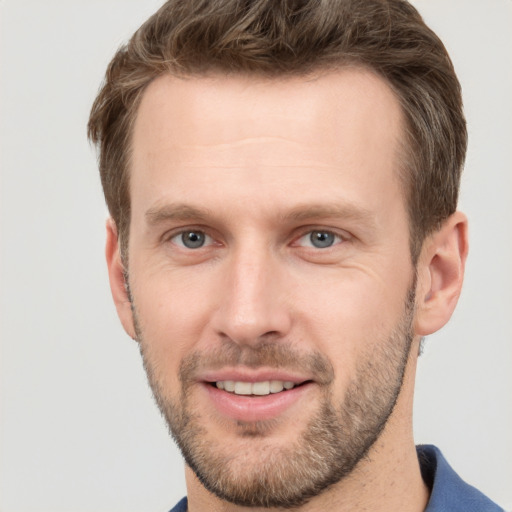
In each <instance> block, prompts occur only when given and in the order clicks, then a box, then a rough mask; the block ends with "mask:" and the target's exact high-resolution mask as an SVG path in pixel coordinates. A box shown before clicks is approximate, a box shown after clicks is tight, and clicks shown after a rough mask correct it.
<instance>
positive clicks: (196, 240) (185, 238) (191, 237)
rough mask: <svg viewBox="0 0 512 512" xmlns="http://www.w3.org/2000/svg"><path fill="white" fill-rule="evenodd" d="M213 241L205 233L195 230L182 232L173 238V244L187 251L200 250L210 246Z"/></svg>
mask: <svg viewBox="0 0 512 512" xmlns="http://www.w3.org/2000/svg"><path fill="white" fill-rule="evenodd" d="M212 241H213V240H212V238H211V237H209V236H208V235H207V234H206V233H204V232H203V231H199V230H193V229H191V230H188V231H182V232H181V233H178V234H177V235H174V236H173V237H172V238H171V242H173V243H174V244H176V245H178V246H180V247H185V248H186V249H200V248H201V247H204V246H205V245H210V244H211V243H212Z"/></svg>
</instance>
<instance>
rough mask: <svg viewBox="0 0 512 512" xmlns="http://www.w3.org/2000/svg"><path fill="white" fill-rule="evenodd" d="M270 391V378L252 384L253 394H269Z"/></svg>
mask: <svg viewBox="0 0 512 512" xmlns="http://www.w3.org/2000/svg"><path fill="white" fill-rule="evenodd" d="M269 393H270V382H269V381H268V380H266V381H264V382H255V383H253V385H252V394H253V395H268V394H269Z"/></svg>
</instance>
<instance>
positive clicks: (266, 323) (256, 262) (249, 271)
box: [216, 239, 290, 344]
mask: <svg viewBox="0 0 512 512" xmlns="http://www.w3.org/2000/svg"><path fill="white" fill-rule="evenodd" d="M225 263H226V268H225V270H224V276H225V280H223V282H222V284H221V290H220V291H219V293H220V295H221V304H220V307H219V309H218V312H217V313H218V314H217V325H216V328H217V330H218V331H219V332H220V333H222V334H223V335H225V336H227V337H228V338H230V339H231V340H232V341H234V342H236V343H244V344H254V343H258V342H260V341H261V340H262V338H263V337H265V336H268V335H270V334H272V335H273V336H282V335H284V334H285V333H286V331H287V330H288V329H289V325H290V318H289V311H287V308H286V304H285V303H284V302H283V298H284V295H283V291H284V290H283V286H284V283H283V282H282V279H281V277H280V276H281V275H282V273H281V272H280V271H279V265H280V262H279V258H278V257H277V255H276V254H274V253H273V252H272V250H271V249H270V248H269V247H268V244H265V243H264V242H263V241H258V240H256V239H249V240H246V241H245V242H244V243H240V244H239V245H238V246H237V247H236V248H234V249H233V251H232V253H231V255H230V257H229V258H228V260H227V261H226V262H225Z"/></svg>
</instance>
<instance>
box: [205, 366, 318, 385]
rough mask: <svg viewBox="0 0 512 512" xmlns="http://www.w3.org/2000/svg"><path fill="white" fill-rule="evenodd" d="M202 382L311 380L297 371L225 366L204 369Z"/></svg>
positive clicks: (295, 381) (296, 381)
mask: <svg viewBox="0 0 512 512" xmlns="http://www.w3.org/2000/svg"><path fill="white" fill-rule="evenodd" d="M199 380H202V381H204V382H219V381H226V380H231V381H235V382H264V381H272V380H279V381H283V382H293V383H294V384H302V383H303V382H305V381H309V380H313V379H312V378H311V376H309V375H301V374H299V373H297V372H290V371H287V370H284V369H282V370H281V369H271V368H269V369H262V368H259V369H256V370H254V369H251V368H225V369H221V370H212V371H205V372H203V373H202V374H201V376H200V379H199Z"/></svg>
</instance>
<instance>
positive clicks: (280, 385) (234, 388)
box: [215, 380, 295, 396]
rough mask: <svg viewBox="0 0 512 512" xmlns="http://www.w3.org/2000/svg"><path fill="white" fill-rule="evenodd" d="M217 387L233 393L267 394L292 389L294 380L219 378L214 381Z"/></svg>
mask: <svg viewBox="0 0 512 512" xmlns="http://www.w3.org/2000/svg"><path fill="white" fill-rule="evenodd" d="M215 385H216V386H217V388H219V389H223V390H224V391H228V392H229V393H234V394H235V395H259V396H263V395H269V394H270V393H280V392H281V391H283V390H285V389H286V390H288V389H292V388H293V387H294V386H295V383H294V382H291V381H282V380H270V381H269V380H264V381H260V382H243V381H236V382H235V381H232V380H220V381H217V382H216V383H215Z"/></svg>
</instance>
